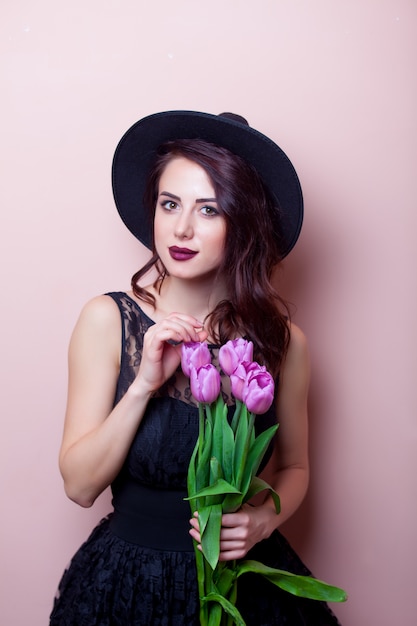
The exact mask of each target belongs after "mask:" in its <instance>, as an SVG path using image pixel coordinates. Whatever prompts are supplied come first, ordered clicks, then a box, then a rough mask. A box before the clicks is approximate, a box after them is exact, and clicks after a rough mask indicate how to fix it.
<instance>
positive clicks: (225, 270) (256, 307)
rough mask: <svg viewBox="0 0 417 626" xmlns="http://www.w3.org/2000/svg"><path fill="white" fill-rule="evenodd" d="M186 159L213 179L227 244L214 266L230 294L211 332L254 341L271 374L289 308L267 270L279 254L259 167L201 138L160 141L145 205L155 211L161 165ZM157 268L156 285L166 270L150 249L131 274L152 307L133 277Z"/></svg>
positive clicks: (284, 342) (281, 350)
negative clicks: (147, 256)
mask: <svg viewBox="0 0 417 626" xmlns="http://www.w3.org/2000/svg"><path fill="white" fill-rule="evenodd" d="M177 157H184V158H186V159H189V160H190V161H193V162H194V163H197V164H198V165H200V166H201V167H202V168H203V169H204V170H205V171H206V173H207V175H208V177H209V178H210V180H211V182H212V185H213V187H214V190H215V193H216V199H217V203H218V206H219V208H220V210H221V212H222V214H223V216H224V219H225V221H226V245H225V253H224V258H223V262H222V264H221V266H220V268H219V270H218V272H219V274H221V276H222V278H223V280H225V282H226V288H227V292H228V299H227V300H222V301H220V302H219V303H218V304H217V305H216V307H215V308H214V309H213V311H211V312H210V313H209V315H208V327H209V330H210V333H211V335H212V336H213V337H214V338H215V340H216V341H217V342H218V343H219V344H223V343H225V342H226V341H228V340H229V339H233V338H235V337H236V336H245V337H247V338H249V339H250V340H251V341H253V344H254V355H255V358H256V359H257V360H258V361H259V362H260V363H264V364H265V365H266V366H267V367H268V369H269V370H270V371H271V373H273V374H274V375H276V374H277V373H278V371H279V367H280V364H281V361H282V359H283V357H284V355H285V353H286V351H287V348H288V343H289V326H288V321H289V311H288V306H287V304H286V303H285V301H284V300H283V299H282V298H281V297H280V296H279V294H278V293H277V291H276V290H275V288H274V287H273V285H272V282H271V280H272V274H273V270H274V268H275V266H276V265H277V263H278V262H279V261H280V259H281V253H280V249H279V241H277V237H276V233H275V232H274V226H273V220H272V216H273V214H274V212H276V210H277V203H276V201H275V200H274V199H273V198H272V197H271V194H270V193H269V190H268V189H267V187H266V186H265V185H264V183H263V182H262V180H261V178H260V176H259V174H258V172H257V171H256V170H255V169H254V168H253V167H252V166H251V165H250V164H248V163H247V162H246V161H244V160H243V159H242V158H240V157H239V156H237V155H235V154H233V153H231V152H230V151H229V150H227V149H226V148H222V147H220V146H217V145H214V144H211V143H208V142H206V141H203V140H199V139H181V140H177V141H170V142H167V143H165V144H162V145H161V146H160V148H159V150H158V153H157V156H156V160H155V163H154V165H153V167H152V169H151V171H150V173H149V177H148V181H147V187H146V191H145V197H144V203H145V208H146V209H147V210H148V211H149V212H150V215H151V217H152V218H153V215H154V213H155V207H156V202H157V197H158V185H159V179H160V177H161V175H162V172H163V171H164V168H165V167H166V165H167V164H168V163H169V162H170V161H171V160H172V159H174V158H177ZM152 221H153V219H152ZM153 267H155V268H156V270H157V272H158V277H157V279H156V281H155V283H154V287H155V288H158V287H159V288H160V287H161V284H162V282H163V280H164V278H165V277H166V276H167V270H166V269H165V267H164V266H163V264H162V262H161V260H160V259H159V256H158V254H157V253H156V250H155V247H154V249H153V256H152V258H151V259H150V260H149V262H148V263H147V264H146V265H145V266H144V267H143V268H142V269H141V270H139V271H138V272H136V274H134V276H133V277H132V289H133V292H134V294H135V295H136V296H137V297H138V298H140V299H142V300H144V301H146V302H148V303H150V304H152V305H153V306H154V305H155V299H154V297H153V296H152V294H150V293H149V292H148V291H146V289H144V288H143V287H140V286H139V285H138V281H139V280H140V279H141V278H142V277H143V276H144V275H145V274H146V273H147V272H148V271H149V270H150V269H151V268H153Z"/></svg>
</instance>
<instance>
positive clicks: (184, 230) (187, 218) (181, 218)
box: [174, 211, 194, 239]
mask: <svg viewBox="0 0 417 626" xmlns="http://www.w3.org/2000/svg"><path fill="white" fill-rule="evenodd" d="M174 233H175V236H176V237H177V238H178V239H191V237H192V236H193V233H194V230H193V224H192V215H191V214H190V213H188V212H187V211H181V212H180V213H179V214H178V217H177V220H176V223H175V231H174Z"/></svg>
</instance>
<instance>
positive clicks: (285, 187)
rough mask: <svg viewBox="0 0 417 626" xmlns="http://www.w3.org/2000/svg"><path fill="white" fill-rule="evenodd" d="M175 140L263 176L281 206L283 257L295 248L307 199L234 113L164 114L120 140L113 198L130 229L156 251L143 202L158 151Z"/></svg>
mask: <svg viewBox="0 0 417 626" xmlns="http://www.w3.org/2000/svg"><path fill="white" fill-rule="evenodd" d="M176 139H203V140H205V141H208V142H210V143H214V144H217V145H219V146H222V147H224V148H227V149H228V150H230V152H233V153H234V154H237V155H239V156H240V157H242V158H243V159H245V160H246V161H247V162H248V163H250V164H251V165H252V166H253V167H254V168H255V169H256V170H257V171H258V173H259V175H260V177H261V178H262V180H263V182H264V183H265V185H266V186H267V187H268V189H269V191H270V193H271V194H272V196H273V197H274V198H275V199H276V201H277V210H276V214H275V216H274V231H275V234H276V237H277V240H278V241H279V242H280V253H281V257H282V258H283V257H285V256H286V255H287V254H288V253H289V252H290V250H291V249H292V248H293V247H294V245H295V242H296V241H297V239H298V236H299V234H300V230H301V224H302V221H303V196H302V192H301V186H300V182H299V180H298V176H297V173H296V171H295V169H294V167H293V165H292V163H291V161H290V160H289V158H288V157H287V155H286V154H285V153H284V152H283V151H282V150H281V148H280V147H279V146H277V144H276V143H274V142H273V141H272V140H271V139H269V137H266V136H265V135H263V134H262V133H260V132H259V131H257V130H255V129H254V128H251V127H250V126H249V125H248V123H247V121H246V120H245V119H244V118H243V117H241V116H239V115H235V114H232V113H222V114H221V115H211V114H209V113H199V112H197V111H165V112H163V113H155V114H154V115H149V116H148V117H144V118H143V119H141V120H139V121H138V122H136V124H134V125H133V126H132V127H131V128H129V130H128V131H127V132H126V133H125V134H124V135H123V137H122V139H121V140H120V142H119V144H118V146H117V148H116V152H115V155H114V159H113V170H112V181H113V194H114V199H115V201H116V206H117V209H118V211H119V214H120V216H121V218H122V220H123V222H124V223H125V224H126V226H127V227H128V229H129V230H130V231H131V232H132V233H133V234H134V235H135V237H137V239H139V240H140V241H141V242H142V243H143V244H145V246H146V247H148V248H151V247H152V226H151V225H150V224H149V221H148V219H147V217H146V216H145V213H144V207H143V196H144V192H145V186H146V180H147V176H148V173H149V170H150V168H151V166H152V164H153V161H154V159H155V156H156V152H157V149H158V147H159V146H160V145H161V144H162V143H164V142H166V141H173V140H176Z"/></svg>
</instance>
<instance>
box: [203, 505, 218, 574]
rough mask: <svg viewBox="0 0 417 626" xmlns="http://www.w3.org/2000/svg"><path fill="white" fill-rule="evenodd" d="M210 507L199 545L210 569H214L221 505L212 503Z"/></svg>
mask: <svg viewBox="0 0 417 626" xmlns="http://www.w3.org/2000/svg"><path fill="white" fill-rule="evenodd" d="M208 508H209V509H210V511H209V516H208V520H207V524H206V526H205V528H204V532H203V533H201V529H200V535H201V547H202V549H203V554H204V556H205V558H206V560H207V561H208V563H209V565H210V567H211V569H213V570H214V568H215V567H216V565H217V563H218V561H219V554H220V529H221V525H222V505H221V504H213V505H212V506H210V507H208Z"/></svg>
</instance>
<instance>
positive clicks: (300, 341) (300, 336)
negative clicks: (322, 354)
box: [280, 322, 310, 385]
mask: <svg viewBox="0 0 417 626" xmlns="http://www.w3.org/2000/svg"><path fill="white" fill-rule="evenodd" d="M289 331H290V341H289V345H288V350H287V354H286V355H285V358H284V361H283V364H282V368H281V375H280V377H281V378H287V379H288V378H289V379H291V380H292V381H295V380H298V381H300V382H301V383H303V384H307V385H308V381H309V377H310V354H309V349H308V342H307V338H306V336H305V334H304V332H303V331H302V330H301V328H299V326H297V325H296V324H294V323H292V322H291V323H289Z"/></svg>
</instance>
